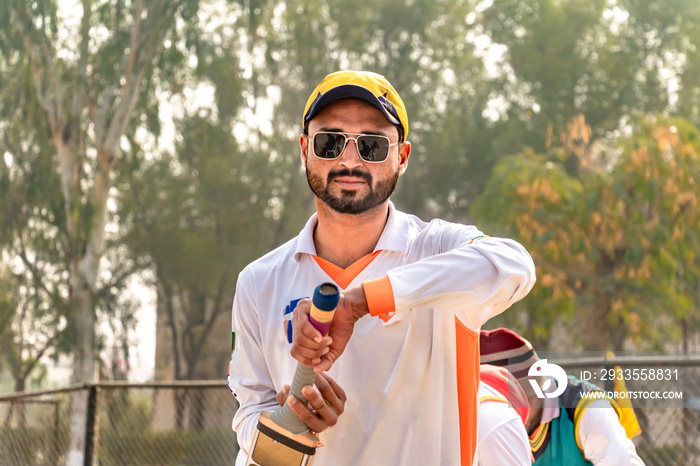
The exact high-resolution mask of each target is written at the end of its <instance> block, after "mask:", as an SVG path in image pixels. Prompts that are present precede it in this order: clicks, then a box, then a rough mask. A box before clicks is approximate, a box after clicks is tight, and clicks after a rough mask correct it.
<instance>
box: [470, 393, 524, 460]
mask: <svg viewBox="0 0 700 466" xmlns="http://www.w3.org/2000/svg"><path fill="white" fill-rule="evenodd" d="M483 398H491V399H493V398H499V399H502V401H491V400H488V399H487V400H486V401H484V400H483ZM477 423H478V427H477V434H476V443H477V450H476V458H475V459H474V466H529V465H530V464H532V460H533V458H532V452H531V451H530V440H529V439H528V437H527V431H526V430H525V425H524V424H523V420H522V419H521V418H520V415H518V413H517V411H515V409H514V408H513V407H511V406H509V405H508V400H506V399H505V398H504V397H503V395H502V394H501V393H499V392H498V390H496V389H495V388H492V387H490V386H489V385H488V384H486V383H484V381H481V384H480V385H479V408H478V415H477Z"/></svg>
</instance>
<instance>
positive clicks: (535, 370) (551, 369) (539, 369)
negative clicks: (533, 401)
mask: <svg viewBox="0 0 700 466" xmlns="http://www.w3.org/2000/svg"><path fill="white" fill-rule="evenodd" d="M527 375H528V377H536V376H539V377H546V380H545V381H544V383H543V384H542V387H541V388H540V385H539V383H538V381H537V380H532V379H529V380H528V382H530V385H531V386H532V389H533V390H534V392H535V395H537V398H545V397H547V398H556V397H558V396H559V395H561V394H562V393H564V390H566V383H567V379H566V372H564V369H562V368H561V367H559V366H557V365H556V364H549V363H547V360H546V359H540V360H539V361H537V362H536V363H534V364H533V365H532V366H530V370H529V371H528V372H527ZM552 379H554V380H556V381H557V389H556V390H554V391H553V392H548V390H549V389H550V388H551V386H552Z"/></svg>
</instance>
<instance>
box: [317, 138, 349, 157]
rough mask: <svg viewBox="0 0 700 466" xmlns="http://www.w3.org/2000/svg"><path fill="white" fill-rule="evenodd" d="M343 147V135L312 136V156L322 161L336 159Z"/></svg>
mask: <svg viewBox="0 0 700 466" xmlns="http://www.w3.org/2000/svg"><path fill="white" fill-rule="evenodd" d="M344 146H345V135H344V134H341V133H316V135H315V136H314V154H316V156H317V157H320V158H322V159H337V158H338V157H340V154H341V152H342V151H343V147H344Z"/></svg>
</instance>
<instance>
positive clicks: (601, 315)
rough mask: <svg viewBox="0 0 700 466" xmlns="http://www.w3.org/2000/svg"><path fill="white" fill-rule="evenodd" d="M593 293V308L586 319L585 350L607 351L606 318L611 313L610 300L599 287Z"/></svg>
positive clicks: (608, 335) (608, 334)
mask: <svg viewBox="0 0 700 466" xmlns="http://www.w3.org/2000/svg"><path fill="white" fill-rule="evenodd" d="M593 293H594V295H593V306H592V307H591V310H590V312H589V313H588V316H587V317H586V336H585V338H584V340H585V348H586V349H587V350H593V351H605V350H607V349H609V344H610V329H609V328H608V316H610V312H611V311H612V299H611V296H610V295H609V294H608V293H606V292H605V291H603V290H601V289H600V288H599V287H596V289H595V291H594V292H593Z"/></svg>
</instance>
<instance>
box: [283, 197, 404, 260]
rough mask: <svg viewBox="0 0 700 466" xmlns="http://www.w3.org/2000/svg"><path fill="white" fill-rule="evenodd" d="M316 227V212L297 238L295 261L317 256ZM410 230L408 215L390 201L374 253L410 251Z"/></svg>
mask: <svg viewBox="0 0 700 466" xmlns="http://www.w3.org/2000/svg"><path fill="white" fill-rule="evenodd" d="M316 225H318V214H317V213H315V212H314V214H313V215H312V216H311V217H310V218H309V220H308V221H307V222H306V225H305V226H304V228H303V229H302V230H301V232H300V233H299V236H298V238H297V248H296V251H294V259H296V260H297V261H299V260H300V258H301V255H302V254H311V255H314V256H315V255H316V245H315V244H314V229H315V228H316ZM409 228H410V221H409V218H408V215H407V214H405V213H403V212H401V211H399V210H397V209H396V207H395V206H394V203H393V202H391V201H390V202H389V218H388V219H387V221H386V225H385V226H384V231H383V232H382V235H381V236H380V237H379V241H377V245H376V246H375V247H374V251H399V252H403V251H406V250H407V249H408V239H409Z"/></svg>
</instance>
